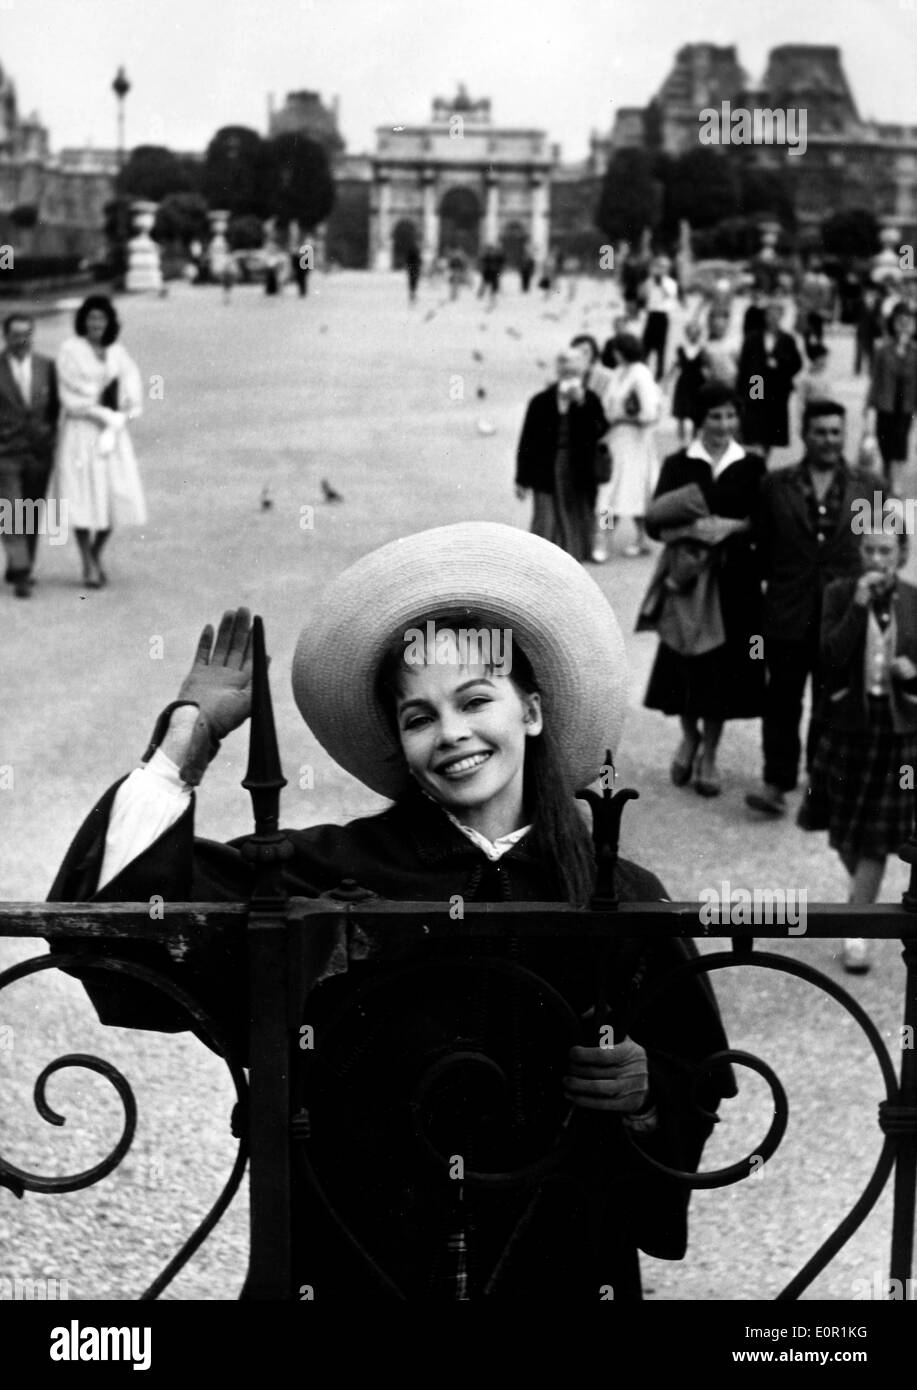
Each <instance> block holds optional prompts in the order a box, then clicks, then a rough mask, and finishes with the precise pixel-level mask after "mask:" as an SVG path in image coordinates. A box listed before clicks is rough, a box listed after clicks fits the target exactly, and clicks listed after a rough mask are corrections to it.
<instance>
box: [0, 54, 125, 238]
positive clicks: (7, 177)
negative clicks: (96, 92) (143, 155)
mask: <svg viewBox="0 0 917 1390" xmlns="http://www.w3.org/2000/svg"><path fill="white" fill-rule="evenodd" d="M116 171H117V160H116V156H115V154H114V152H113V151H111V150H92V149H68V150H62V151H61V152H60V153H59V154H56V155H54V154H52V153H51V149H50V141H49V137H48V131H47V130H46V129H45V127H44V126H43V125H42V124H41V122H40V120H39V118H38V116H37V115H36V114H34V113H33V114H32V115H30V116H24V115H22V114H21V113H20V111H19V105H18V101H17V97H16V88H15V86H14V85H13V83H12V81H11V80H10V78H9V77H8V76H7V75H6V73H4V71H3V69H2V67H0V243H2V244H3V245H9V246H12V247H13V248H14V252H15V253H16V254H18V255H21V256H22V257H23V258H25V259H27V258H29V257H33V256H42V257H48V256H51V257H56V256H79V257H92V256H95V255H98V254H100V252H101V250H102V249H103V247H104V237H103V233H102V226H103V221H104V212H105V204H106V203H107V202H108V201H109V200H110V199H111V197H112V191H113V186H114V177H115V173H116Z"/></svg>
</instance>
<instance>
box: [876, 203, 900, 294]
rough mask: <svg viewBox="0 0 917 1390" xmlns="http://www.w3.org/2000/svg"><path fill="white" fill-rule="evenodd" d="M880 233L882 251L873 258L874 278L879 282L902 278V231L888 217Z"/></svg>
mask: <svg viewBox="0 0 917 1390" xmlns="http://www.w3.org/2000/svg"><path fill="white" fill-rule="evenodd" d="M882 222H883V226H882V229H881V230H880V232H879V240H880V241H881V243H882V250H881V251H880V252H879V254H878V255H877V256H873V258H872V278H873V280H875V281H877V282H881V281H883V280H887V279H889V278H892V279H895V280H898V279H900V278H901V231H900V229H899V228H898V226H897V225H896V224H895V223H894V222H893V221H892V220H891V219H890V218H888V217H884V218H883V219H882Z"/></svg>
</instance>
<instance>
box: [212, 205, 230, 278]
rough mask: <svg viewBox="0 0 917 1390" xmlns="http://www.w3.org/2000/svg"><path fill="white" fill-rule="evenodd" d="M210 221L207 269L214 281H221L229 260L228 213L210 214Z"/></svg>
mask: <svg viewBox="0 0 917 1390" xmlns="http://www.w3.org/2000/svg"><path fill="white" fill-rule="evenodd" d="M207 216H208V217H209V219H210V245H209V246H208V247H207V268H208V270H209V271H210V277H211V279H213V280H219V279H220V277H221V275H222V274H223V271H224V270H225V268H226V262H227V261H228V260H229V242H228V241H227V240H226V228H227V226H228V225H229V213H228V212H223V211H219V212H208V214H207Z"/></svg>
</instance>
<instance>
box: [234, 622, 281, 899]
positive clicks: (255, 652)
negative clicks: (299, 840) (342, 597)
mask: <svg viewBox="0 0 917 1390" xmlns="http://www.w3.org/2000/svg"><path fill="white" fill-rule="evenodd" d="M267 668H268V663H267V655H266V652H265V646H264V624H263V622H262V621H261V618H260V617H255V619H254V620H253V622H252V713H251V729H250V732H249V742H248V770H247V771H246V774H245V777H244V778H243V781H242V785H243V787H245V789H246V791H247V792H248V793H249V795H250V796H251V799H252V811H253V812H254V817H255V832H254V834H253V835H251V836H249V838H248V840H247V842H246V844H245V846H244V848H243V851H242V852H243V855H244V857H245V858H246V859H248V860H249V861H250V862H251V863H252V864H253V865H254V868H255V884H254V889H253V893H252V899H253V901H254V899H256V898H257V899H259V900H263V899H266V898H271V899H278V898H280V899H282V898H284V897H285V893H284V889H283V879H282V861H283V860H284V859H288V858H289V857H290V855H291V854H292V845H291V844H290V843H289V841H288V840H287V839H286V837H285V836H284V835H282V834H281V833H280V831H279V829H278V826H279V823H280V790H281V788H282V787H285V786H286V784H287V779H286V778H285V777H284V775H283V769H282V767H281V766H280V749H279V748H278V746H277V731H276V729H275V727H274V707H273V704H272V702H271V686H270V681H269V679H268V669H267Z"/></svg>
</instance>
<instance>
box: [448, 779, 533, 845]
mask: <svg viewBox="0 0 917 1390" xmlns="http://www.w3.org/2000/svg"><path fill="white" fill-rule="evenodd" d="M422 790H423V794H424V796H425V797H426V798H427V800H428V801H432V802H433V804H434V806H438V807H439V809H440V810H441V811H442V813H443V815H444V816H446V817H447V818H448V819H449V820H450V821H451V822H452V824H453V825H454V826H455V828H456V830H460V831H461V832H462V834H463V835H464V836H465V837H466V839H469V840H470V841H471V843H472V844H473V845H474V846H475V847H476V848H477V849H479V850H480V851H481V852H482V854H486V855H487V858H488V859H489V860H490V861H491V863H496V861H497V860H498V859H502V858H503V855H504V854H505V853H506V851H507V850H510V849H512V847H513V845H515V844H518V842H519V841H520V840H521V839H522V837H523V835H527V834H528V833H529V831H530V830H531V828H532V827H531V826H530V825H523V826H522V828H521V829H520V830H511V831H510V832H509V834H508V835H500V836H499V837H498V838H497V839H496V840H488V838H487V836H486V835H482V834H481V832H480V830H474V829H472V827H471V826H470V825H462V822H461V821H460V820H459V819H458V818H457V817H456V816H454V815H453V814H452V812H451V811H447V810H446V808H445V806H444V805H443V804H442V802H440V801H437V800H436V797H435V796H431V795H430V793H429V792H428V791H427V790H426V788H425V787H424V788H422Z"/></svg>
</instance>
